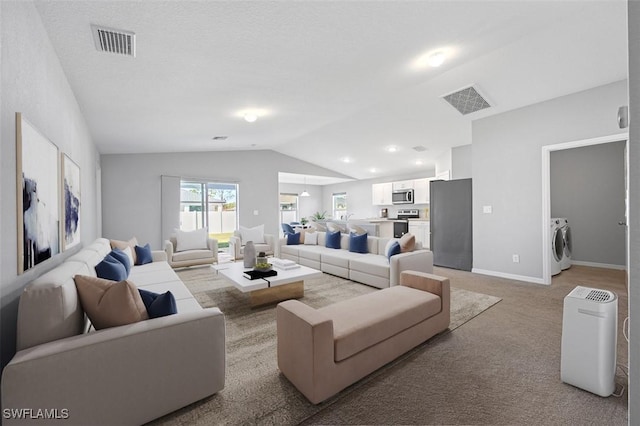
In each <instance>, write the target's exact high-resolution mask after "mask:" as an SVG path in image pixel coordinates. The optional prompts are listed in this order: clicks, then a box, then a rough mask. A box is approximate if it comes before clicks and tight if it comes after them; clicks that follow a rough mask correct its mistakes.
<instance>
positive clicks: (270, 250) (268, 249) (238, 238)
mask: <svg viewBox="0 0 640 426" xmlns="http://www.w3.org/2000/svg"><path fill="white" fill-rule="evenodd" d="M245 243H246V241H242V235H241V234H240V231H234V232H233V236H232V237H231V238H230V239H229V254H230V255H231V256H233V258H234V259H235V260H238V259H244V245H245ZM254 246H255V248H256V254H258V253H260V252H261V251H263V252H265V254H266V255H267V256H273V255H275V254H276V253H275V249H276V237H275V236H273V235H271V234H264V243H256V242H255V241H254Z"/></svg>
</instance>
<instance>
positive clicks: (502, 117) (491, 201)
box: [472, 81, 627, 281]
mask: <svg viewBox="0 0 640 426" xmlns="http://www.w3.org/2000/svg"><path fill="white" fill-rule="evenodd" d="M626 102H627V82H626V81H619V82H615V83H611V84H608V85H605V86H601V87H597V88H594V89H591V90H587V91H583V92H579V93H575V94H571V95H567V96H563V97H560V98H556V99H552V100H549V101H546V102H541V103H539V104H535V105H531V106H527V107H524V108H520V109H517V110H514V111H509V112H505V113H503V114H498V115H495V116H492V117H487V118H484V119H480V120H477V121H474V122H473V126H472V131H473V144H472V152H473V245H474V247H473V260H474V269H479V270H484V271H492V272H497V273H501V274H510V275H515V276H520V277H522V278H523V279H533V280H534V281H535V280H536V279H537V280H542V279H543V276H542V249H541V248H542V232H541V227H542V154H541V152H542V147H543V146H545V145H553V144H558V143H563V142H571V141H577V140H582V139H589V138H594V137H598V136H606V135H613V134H618V133H623V131H622V130H621V129H619V128H618V125H617V122H616V119H615V117H616V111H617V110H618V107H619V106H620V105H624V104H626ZM485 205H491V206H493V213H492V214H483V213H482V211H483V210H482V206H485ZM512 254H519V255H520V263H513V262H512V259H511V256H512Z"/></svg>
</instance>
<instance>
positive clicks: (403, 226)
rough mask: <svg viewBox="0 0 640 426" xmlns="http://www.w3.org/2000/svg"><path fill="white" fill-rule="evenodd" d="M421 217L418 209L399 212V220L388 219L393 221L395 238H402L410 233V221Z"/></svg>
mask: <svg viewBox="0 0 640 426" xmlns="http://www.w3.org/2000/svg"><path fill="white" fill-rule="evenodd" d="M419 217H420V213H419V211H418V209H401V210H398V217H397V218H388V219H389V220H392V221H393V237H394V238H400V237H402V236H403V235H404V234H407V233H408V232H409V219H417V218H419Z"/></svg>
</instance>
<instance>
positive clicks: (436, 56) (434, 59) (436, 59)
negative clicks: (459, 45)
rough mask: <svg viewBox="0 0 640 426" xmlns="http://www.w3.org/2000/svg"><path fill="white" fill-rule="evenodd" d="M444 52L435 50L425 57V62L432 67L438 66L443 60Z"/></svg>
mask: <svg viewBox="0 0 640 426" xmlns="http://www.w3.org/2000/svg"><path fill="white" fill-rule="evenodd" d="M444 59H445V57H444V53H443V52H435V53H432V54H431V55H429V57H428V58H427V63H428V64H429V65H431V66H432V67H439V66H440V65H442V64H443V62H444Z"/></svg>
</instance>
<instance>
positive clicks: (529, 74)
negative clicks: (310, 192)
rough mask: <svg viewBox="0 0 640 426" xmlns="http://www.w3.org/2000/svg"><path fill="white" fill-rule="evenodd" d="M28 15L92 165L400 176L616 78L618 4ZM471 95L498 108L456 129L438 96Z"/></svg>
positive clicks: (242, 7)
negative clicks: (111, 38)
mask: <svg viewBox="0 0 640 426" xmlns="http://www.w3.org/2000/svg"><path fill="white" fill-rule="evenodd" d="M36 5H37V8H38V10H39V12H40V15H41V17H42V21H43V23H44V25H45V28H46V29H47V32H48V33H49V36H50V39H51V41H52V43H53V46H54V48H55V49H56V51H57V53H58V56H59V58H60V62H61V64H62V66H63V68H64V70H65V72H66V74H67V77H68V79H69V82H70V84H71V87H72V88H73V90H74V92H75V94H76V97H77V99H78V102H79V104H80V106H81V108H82V110H83V113H84V115H85V117H86V119H87V122H88V125H89V128H90V130H91V133H92V136H93V138H94V141H95V142H96V144H97V145H98V149H99V150H100V152H102V153H131V152H177V151H211V150H242V149H274V150H277V151H280V152H282V153H285V154H287V155H290V156H293V157H298V158H301V159H303V160H305V161H308V162H311V163H315V164H317V165H320V166H323V167H326V168H329V169H332V170H335V171H337V172H340V173H344V174H346V175H348V176H352V177H355V178H369V177H376V176H390V175H399V174H403V173H410V172H414V171H416V170H419V168H420V167H424V168H425V169H433V165H434V160H435V158H436V157H437V156H439V155H441V154H442V153H443V152H444V151H445V150H446V149H449V148H450V147H452V146H459V145H465V144H469V143H471V121H472V120H473V119H476V118H479V117H485V116H488V115H492V114H495V113H499V112H503V111H506V110H510V109H513V108H518V107H521V106H524V105H528V104H531V103H535V102H539V101H543V100H546V99H550V98H554V97H557V96H561V95H565V94H569V93H573V92H576V91H580V90H584V89H588V88H591V87H595V86H599V85H602V84H606V83H610V82H613V81H618V80H622V79H625V78H626V77H627V45H626V43H627V41H626V40H627V37H626V2H625V1H623V0H609V1H600V2H598V1H585V2H579V1H548V2H543V1H509V2H505V1H498V2H488V1H468V2H467V1H446V2H445V1H421V2H420V1H409V2H403V1H375V2H367V1H361V2H337V1H336V2H320V1H308V2H286V1H280V2H257V1H256V2H244V1H242V2H240V1H197V2H191V1H180V2H175V1H168V2H160V1H144V2H143V1H137V2H126V1H68V2H63V1H36ZM90 24H99V25H105V26H108V27H112V28H118V29H124V30H131V31H134V32H135V33H136V34H137V57H136V58H135V59H134V58H129V57H122V56H117V55H111V54H106V53H100V52H98V51H96V49H95V47H94V43H93V40H92V36H91V31H90ZM443 47H446V48H447V49H448V51H449V52H450V57H449V58H448V60H447V61H446V62H445V63H444V65H442V66H441V67H440V68H428V69H427V68H423V69H419V70H416V69H415V68H414V67H412V64H413V63H414V62H415V60H416V58H418V57H419V56H420V55H422V54H424V53H426V52H429V51H432V50H434V49H438V48H443ZM470 84H475V85H476V86H477V87H478V88H479V89H480V90H481V91H482V93H483V94H484V95H486V97H487V99H488V100H489V102H490V103H491V104H492V105H494V106H493V107H492V108H488V109H486V110H483V111H479V112H477V113H473V114H469V115H467V116H464V117H463V116H462V115H460V114H459V113H458V112H457V111H455V110H454V109H453V108H452V107H451V106H449V105H448V104H446V102H444V101H443V100H442V99H440V96H442V95H444V94H448V93H450V92H452V91H454V90H456V89H460V88H462V87H465V86H468V85H470ZM247 108H258V109H262V110H265V112H266V114H265V116H264V117H261V118H259V119H258V121H256V122H255V123H247V122H245V121H244V120H242V119H241V118H240V117H238V115H237V114H238V112H239V111H241V110H243V109H247ZM216 135H224V136H228V139H227V140H226V141H224V142H214V141H212V140H211V138H212V137H213V136H216ZM390 144H393V145H397V146H398V147H399V148H400V149H399V151H398V152H397V153H395V154H389V153H387V152H386V151H385V150H384V147H386V146H388V145H390ZM416 145H423V146H425V147H427V148H428V150H427V151H426V152H423V153H416V152H415V151H413V150H412V149H411V147H413V146H416ZM344 156H349V157H351V158H352V159H353V160H354V162H353V163H351V164H345V163H342V162H340V161H339V159H340V158H341V157H344ZM416 159H421V160H423V162H424V166H416V165H415V160H416ZM372 167H375V168H376V170H377V171H376V172H375V173H373V172H370V171H369V169H370V168H372Z"/></svg>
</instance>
